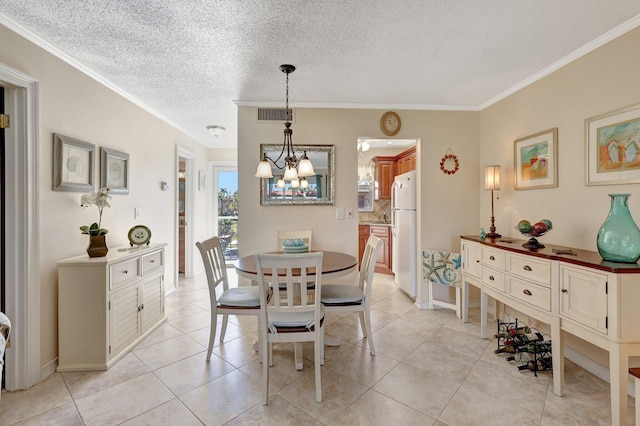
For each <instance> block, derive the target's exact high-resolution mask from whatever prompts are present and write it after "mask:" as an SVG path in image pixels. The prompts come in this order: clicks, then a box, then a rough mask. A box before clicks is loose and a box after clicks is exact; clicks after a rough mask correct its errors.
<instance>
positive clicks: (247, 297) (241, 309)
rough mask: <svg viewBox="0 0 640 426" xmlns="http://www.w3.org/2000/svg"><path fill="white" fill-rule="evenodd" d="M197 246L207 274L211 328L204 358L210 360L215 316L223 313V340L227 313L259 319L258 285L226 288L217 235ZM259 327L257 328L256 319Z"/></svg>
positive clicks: (225, 276)
mask: <svg viewBox="0 0 640 426" xmlns="http://www.w3.org/2000/svg"><path fill="white" fill-rule="evenodd" d="M196 247H198V250H199V251H200V255H201V256H202V262H203V263H204V269H205V271H206V273H207V283H208V285H209V300H210V302H211V331H210V333H209V349H208V350H207V361H209V359H211V351H212V350H213V342H214V341H215V338H216V325H217V320H218V315H222V328H221V329H220V342H222V341H223V340H224V335H225V333H226V331H227V321H228V319H229V317H228V316H229V314H232V315H255V316H256V318H259V317H258V315H259V314H260V294H259V292H258V287H255V286H247V287H233V288H229V280H228V278H227V266H226V263H225V260H224V254H223V252H222V246H221V245H220V239H218V237H213V238H210V239H208V240H205V241H202V242H197V243H196ZM220 285H222V293H220V295H219V297H218V296H217V295H216V289H218V286H220ZM218 290H219V289H218ZM258 328H260V323H259V322H258ZM258 347H259V346H258Z"/></svg>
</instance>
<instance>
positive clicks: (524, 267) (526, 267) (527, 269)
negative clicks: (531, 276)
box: [522, 265, 533, 272]
mask: <svg viewBox="0 0 640 426" xmlns="http://www.w3.org/2000/svg"><path fill="white" fill-rule="evenodd" d="M522 269H524V270H525V271H529V272H531V271H533V269H531V266H529V265H524V266H523V267H522Z"/></svg>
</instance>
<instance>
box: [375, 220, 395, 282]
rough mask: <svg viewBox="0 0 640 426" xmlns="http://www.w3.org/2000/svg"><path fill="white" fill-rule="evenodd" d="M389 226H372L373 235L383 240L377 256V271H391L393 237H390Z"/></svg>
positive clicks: (387, 272) (388, 272) (386, 272)
mask: <svg viewBox="0 0 640 426" xmlns="http://www.w3.org/2000/svg"><path fill="white" fill-rule="evenodd" d="M390 229H391V228H390V227H389V226H371V235H375V236H376V237H378V238H380V239H381V240H382V247H381V248H380V251H379V252H378V257H377V258H376V269H375V270H376V272H382V273H385V274H390V273H391V239H390V237H389V230H390Z"/></svg>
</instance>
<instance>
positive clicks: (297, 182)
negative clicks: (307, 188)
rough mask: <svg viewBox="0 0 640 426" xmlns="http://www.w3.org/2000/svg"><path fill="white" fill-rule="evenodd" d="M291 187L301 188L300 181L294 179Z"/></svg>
mask: <svg viewBox="0 0 640 426" xmlns="http://www.w3.org/2000/svg"><path fill="white" fill-rule="evenodd" d="M291 187H292V188H299V187H300V181H299V180H298V179H294V180H292V181H291Z"/></svg>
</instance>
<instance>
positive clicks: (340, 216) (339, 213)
mask: <svg viewBox="0 0 640 426" xmlns="http://www.w3.org/2000/svg"><path fill="white" fill-rule="evenodd" d="M336 219H338V220H343V219H344V209H343V208H340V207H338V208H336Z"/></svg>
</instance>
